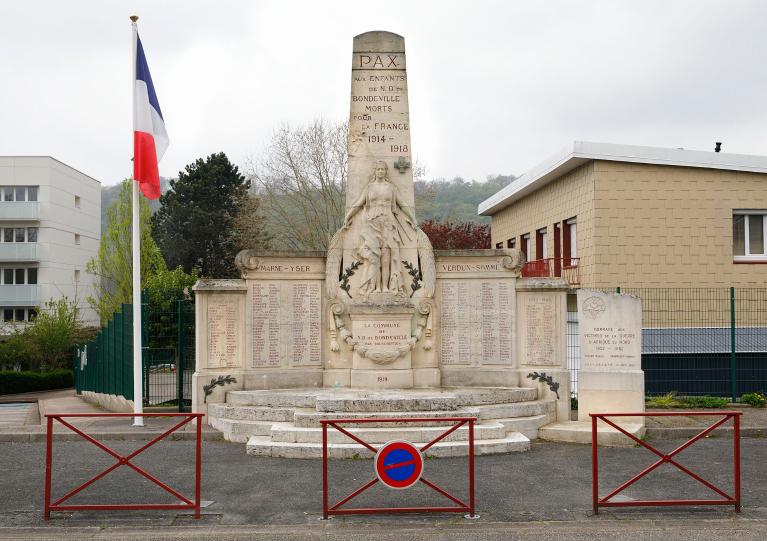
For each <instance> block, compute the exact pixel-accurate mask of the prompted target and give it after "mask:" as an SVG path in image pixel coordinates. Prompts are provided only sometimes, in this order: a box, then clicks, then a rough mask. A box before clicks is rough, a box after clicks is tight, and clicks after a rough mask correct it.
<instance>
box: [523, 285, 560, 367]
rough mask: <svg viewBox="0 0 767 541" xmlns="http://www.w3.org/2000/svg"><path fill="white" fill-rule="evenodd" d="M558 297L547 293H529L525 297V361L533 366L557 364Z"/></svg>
mask: <svg viewBox="0 0 767 541" xmlns="http://www.w3.org/2000/svg"><path fill="white" fill-rule="evenodd" d="M555 303H556V299H555V298H554V297H551V296H547V295H541V296H537V295H529V296H528V297H527V298H526V299H525V306H524V310H525V335H524V340H525V351H526V352H527V357H526V358H525V359H524V363H525V364H528V365H533V366H550V365H556V364H557V359H556V356H555V353H556V352H555V351H554V318H555V314H556V305H555Z"/></svg>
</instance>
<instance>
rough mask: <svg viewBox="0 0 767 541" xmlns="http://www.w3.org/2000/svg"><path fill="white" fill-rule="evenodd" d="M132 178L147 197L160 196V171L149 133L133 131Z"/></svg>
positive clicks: (154, 197) (152, 138)
mask: <svg viewBox="0 0 767 541" xmlns="http://www.w3.org/2000/svg"><path fill="white" fill-rule="evenodd" d="M133 178H134V179H135V180H136V181H137V182H138V183H139V186H140V188H141V193H143V194H144V195H145V196H146V197H147V198H148V199H157V198H158V197H160V171H159V170H158V168H157V150H156V148H155V146H154V137H152V134H151V133H146V132H141V131H136V132H133Z"/></svg>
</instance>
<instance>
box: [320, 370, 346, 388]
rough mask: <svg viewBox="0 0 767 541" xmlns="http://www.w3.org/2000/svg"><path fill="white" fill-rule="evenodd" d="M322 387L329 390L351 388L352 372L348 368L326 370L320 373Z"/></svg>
mask: <svg viewBox="0 0 767 541" xmlns="http://www.w3.org/2000/svg"><path fill="white" fill-rule="evenodd" d="M322 386H323V387H330V388H334V389H335V388H339V387H351V386H352V371H351V369H349V368H326V369H325V370H324V371H323V372H322Z"/></svg>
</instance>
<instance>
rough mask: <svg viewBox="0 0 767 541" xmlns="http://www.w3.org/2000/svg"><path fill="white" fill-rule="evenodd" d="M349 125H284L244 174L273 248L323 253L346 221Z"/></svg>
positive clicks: (249, 164)
mask: <svg viewBox="0 0 767 541" xmlns="http://www.w3.org/2000/svg"><path fill="white" fill-rule="evenodd" d="M346 134H347V125H346V123H345V122H340V123H330V122H326V121H324V120H315V121H314V122H313V123H311V124H309V125H307V126H301V127H298V128H293V127H291V126H288V125H283V126H282V127H281V128H279V129H278V130H276V131H275V132H274V135H273V136H272V139H271V140H270V141H269V143H268V144H267V146H266V148H265V149H264V152H263V154H262V155H261V156H260V157H258V158H256V159H251V160H249V163H248V164H247V165H246V171H247V173H248V174H249V176H250V178H251V181H252V183H253V185H254V187H255V188H256V191H257V193H258V195H259V196H260V198H261V202H262V210H263V212H264V214H265V216H266V220H267V228H268V231H269V233H270V235H271V236H272V246H273V247H274V248H282V249H291V250H325V249H327V246H328V242H329V241H330V238H331V237H332V236H333V234H334V233H335V232H336V230H337V229H338V228H340V227H341V224H342V222H343V217H344V206H345V196H346V163H347V162H346Z"/></svg>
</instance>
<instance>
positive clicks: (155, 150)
mask: <svg viewBox="0 0 767 541" xmlns="http://www.w3.org/2000/svg"><path fill="white" fill-rule="evenodd" d="M136 39H137V43H136V87H135V89H134V92H135V96H134V100H133V103H134V109H133V179H134V180H136V181H137V182H138V183H139V186H140V187H141V192H142V193H143V194H144V195H145V196H146V197H147V198H149V199H157V198H158V197H160V171H159V169H158V167H157V162H159V161H160V160H161V159H162V157H163V154H165V150H166V149H167V148H168V132H167V131H165V121H164V120H163V118H162V111H161V110H160V102H159V101H157V93H156V92H155V90H154V85H153V84H152V76H151V75H150V73H149V66H148V65H147V63H146V56H144V47H142V45H141V38H139V37H138V35H137V36H136Z"/></svg>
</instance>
